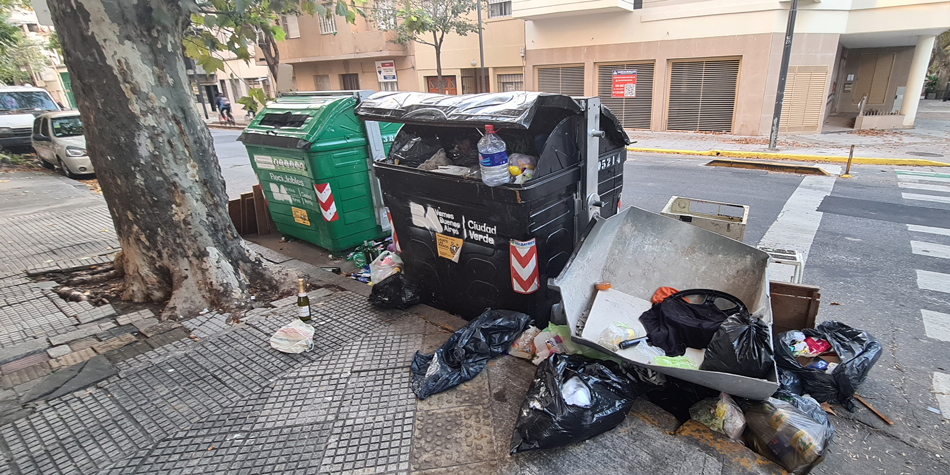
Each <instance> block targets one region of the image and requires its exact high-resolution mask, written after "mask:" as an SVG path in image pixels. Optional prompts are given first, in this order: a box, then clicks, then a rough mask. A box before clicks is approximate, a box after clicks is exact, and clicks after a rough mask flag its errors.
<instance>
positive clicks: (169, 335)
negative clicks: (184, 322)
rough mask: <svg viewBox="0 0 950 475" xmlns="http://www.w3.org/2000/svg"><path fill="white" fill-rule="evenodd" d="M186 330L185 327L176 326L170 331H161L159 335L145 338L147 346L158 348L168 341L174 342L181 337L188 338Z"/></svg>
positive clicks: (168, 342)
mask: <svg viewBox="0 0 950 475" xmlns="http://www.w3.org/2000/svg"><path fill="white" fill-rule="evenodd" d="M188 335H189V333H188V330H187V329H186V328H182V327H178V328H176V329H174V330H172V331H169V332H165V333H162V334H160V335H155V336H153V337H151V338H149V339H147V340H145V342H146V343H148V345H149V346H151V347H152V348H158V347H160V346H165V345H168V344H170V343H174V342H176V341H178V340H181V339H183V338H188Z"/></svg>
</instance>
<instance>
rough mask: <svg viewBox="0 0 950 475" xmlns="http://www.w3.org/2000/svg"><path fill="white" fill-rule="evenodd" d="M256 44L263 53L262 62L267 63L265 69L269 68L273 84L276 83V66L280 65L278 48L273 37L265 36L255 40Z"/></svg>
mask: <svg viewBox="0 0 950 475" xmlns="http://www.w3.org/2000/svg"><path fill="white" fill-rule="evenodd" d="M257 46H258V47H260V48H261V52H262V53H264V62H266V63H267V69H268V70H270V76H271V77H272V78H274V84H275V85H276V83H277V66H278V65H280V50H278V49H277V42H276V41H274V38H273V37H270V36H265V37H263V38H262V39H261V41H259V42H257Z"/></svg>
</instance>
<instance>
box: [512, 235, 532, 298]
mask: <svg viewBox="0 0 950 475" xmlns="http://www.w3.org/2000/svg"><path fill="white" fill-rule="evenodd" d="M510 247H511V289H512V290H514V291H515V292H518V293H519V294H531V293H534V292H537V290H538V287H539V279H538V247H537V245H536V243H535V240H534V239H532V240H530V241H516V240H514V239H512V240H511V241H510Z"/></svg>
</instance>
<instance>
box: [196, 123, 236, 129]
mask: <svg viewBox="0 0 950 475" xmlns="http://www.w3.org/2000/svg"><path fill="white" fill-rule="evenodd" d="M205 125H207V126H208V128H209V129H223V130H244V129H245V127H244V126H240V125H219V124H208V123H205Z"/></svg>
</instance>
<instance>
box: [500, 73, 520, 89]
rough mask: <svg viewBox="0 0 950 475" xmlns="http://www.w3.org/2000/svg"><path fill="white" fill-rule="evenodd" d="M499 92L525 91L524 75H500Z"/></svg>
mask: <svg viewBox="0 0 950 475" xmlns="http://www.w3.org/2000/svg"><path fill="white" fill-rule="evenodd" d="M498 90H499V91H501V92H511V91H523V90H524V74H499V75H498Z"/></svg>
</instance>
